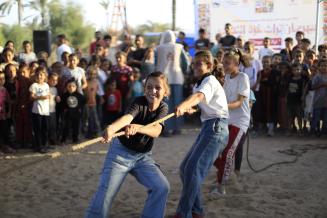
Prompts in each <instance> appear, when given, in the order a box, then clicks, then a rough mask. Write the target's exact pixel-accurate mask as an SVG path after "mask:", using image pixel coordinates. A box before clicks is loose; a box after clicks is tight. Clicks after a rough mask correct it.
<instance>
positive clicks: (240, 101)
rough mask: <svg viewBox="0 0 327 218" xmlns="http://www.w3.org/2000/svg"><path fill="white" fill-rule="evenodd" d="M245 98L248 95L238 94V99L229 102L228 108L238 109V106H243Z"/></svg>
mask: <svg viewBox="0 0 327 218" xmlns="http://www.w3.org/2000/svg"><path fill="white" fill-rule="evenodd" d="M245 98H246V97H245V96H243V95H238V97H237V100H236V101H233V102H230V103H229V104H228V109H229V110H234V109H237V108H239V107H241V106H242V104H243V101H244V99H245Z"/></svg>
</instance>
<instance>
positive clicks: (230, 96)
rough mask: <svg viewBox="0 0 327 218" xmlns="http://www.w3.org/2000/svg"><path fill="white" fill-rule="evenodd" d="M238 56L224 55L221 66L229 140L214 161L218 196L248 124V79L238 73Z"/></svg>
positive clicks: (231, 53) (222, 189)
mask: <svg viewBox="0 0 327 218" xmlns="http://www.w3.org/2000/svg"><path fill="white" fill-rule="evenodd" d="M239 60H240V56H239V55H238V54H237V53H235V52H233V51H232V52H230V53H227V54H225V56H224V60H223V66H224V70H225V73H226V76H225V83H224V90H225V94H226V98H227V103H228V110H229V120H228V129H229V138H228V143H227V146H226V147H225V149H224V151H223V153H222V155H221V156H219V158H217V160H216V161H215V166H216V167H217V168H218V173H217V177H218V192H219V193H218V194H225V188H224V185H225V184H226V182H227V181H228V178H229V175H230V173H231V172H232V170H233V169H234V168H233V163H234V158H235V151H236V149H237V147H238V146H239V144H240V142H241V139H242V137H244V135H245V133H246V131H247V129H248V127H249V124H250V113H251V111H250V107H249V96H250V82H249V77H248V76H247V75H246V74H245V73H242V72H240V71H239V67H238V66H239Z"/></svg>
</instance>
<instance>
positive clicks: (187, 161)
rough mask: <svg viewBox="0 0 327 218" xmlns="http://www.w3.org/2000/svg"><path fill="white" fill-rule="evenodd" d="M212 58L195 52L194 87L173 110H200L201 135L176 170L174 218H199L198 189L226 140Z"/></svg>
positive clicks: (223, 100) (221, 93)
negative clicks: (177, 190) (177, 188)
mask: <svg viewBox="0 0 327 218" xmlns="http://www.w3.org/2000/svg"><path fill="white" fill-rule="evenodd" d="M212 68H213V57H212V55H211V52H210V51H198V52H197V53H196V55H195V59H194V74H195V75H194V76H195V77H196V78H197V80H198V81H197V84H196V85H195V87H194V89H193V94H192V95H191V96H190V97H188V98H187V99H186V100H185V101H183V102H182V103H181V104H180V105H178V106H177V108H176V110H175V113H176V116H177V117H179V116H181V115H183V114H184V113H185V112H187V111H188V110H189V109H190V108H191V107H193V106H195V105H198V106H199V108H200V109H201V121H202V126H201V131H200V134H199V136H198V137H197V139H196V141H195V142H194V144H193V146H192V147H191V149H190V151H189V152H188V153H187V155H186V157H185V158H184V160H183V162H182V163H181V166H180V177H181V180H182V183H183V190H182V193H181V198H180V201H179V204H178V208H177V212H176V215H175V218H182V217H201V216H203V207H202V202H201V185H202V183H203V180H204V179H205V177H206V175H207V174H208V172H209V170H210V168H211V167H212V165H213V163H214V161H215V160H216V158H217V157H218V156H219V154H221V152H222V150H223V149H224V147H225V145H226V144H227V139H228V128H227V123H228V121H227V118H228V107H227V101H226V96H225V93H224V90H223V88H222V86H221V85H220V84H219V82H218V80H217V79H216V78H215V76H213V75H212V73H211V72H212Z"/></svg>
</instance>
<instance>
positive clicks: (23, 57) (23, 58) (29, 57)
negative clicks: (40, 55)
mask: <svg viewBox="0 0 327 218" xmlns="http://www.w3.org/2000/svg"><path fill="white" fill-rule="evenodd" d="M18 59H19V62H23V63H25V64H30V63H31V62H33V61H37V58H36V55H35V53H34V52H30V53H29V54H26V53H24V52H22V53H19V55H18Z"/></svg>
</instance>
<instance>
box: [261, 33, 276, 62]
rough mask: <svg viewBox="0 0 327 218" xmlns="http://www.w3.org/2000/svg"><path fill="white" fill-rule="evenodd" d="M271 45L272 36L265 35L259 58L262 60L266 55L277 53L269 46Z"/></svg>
mask: <svg viewBox="0 0 327 218" xmlns="http://www.w3.org/2000/svg"><path fill="white" fill-rule="evenodd" d="M269 46H270V38H268V37H265V38H264V39H263V48H260V49H259V52H258V54H259V59H260V60H262V58H263V57H264V56H273V54H274V53H275V52H274V51H273V50H272V49H271V48H269Z"/></svg>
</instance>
